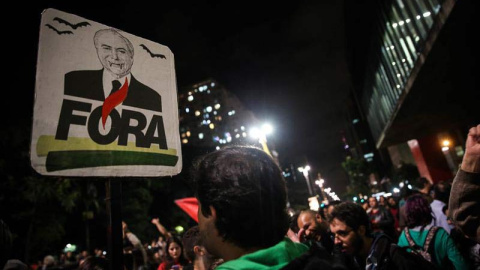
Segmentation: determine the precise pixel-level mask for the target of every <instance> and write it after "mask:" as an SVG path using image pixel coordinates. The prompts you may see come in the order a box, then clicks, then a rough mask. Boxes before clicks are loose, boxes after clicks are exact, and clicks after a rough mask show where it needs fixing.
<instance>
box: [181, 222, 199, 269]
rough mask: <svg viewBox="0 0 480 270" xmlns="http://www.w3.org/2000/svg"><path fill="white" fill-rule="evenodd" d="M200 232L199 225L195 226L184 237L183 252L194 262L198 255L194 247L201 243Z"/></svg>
mask: <svg viewBox="0 0 480 270" xmlns="http://www.w3.org/2000/svg"><path fill="white" fill-rule="evenodd" d="M199 233H200V231H199V229H198V226H193V227H192V228H190V229H189V230H188V231H187V232H186V233H185V234H184V235H183V237H182V243H183V254H185V257H186V258H187V260H189V261H191V262H193V261H194V260H195V257H196V254H195V251H194V247H195V246H198V245H201V244H200V236H199Z"/></svg>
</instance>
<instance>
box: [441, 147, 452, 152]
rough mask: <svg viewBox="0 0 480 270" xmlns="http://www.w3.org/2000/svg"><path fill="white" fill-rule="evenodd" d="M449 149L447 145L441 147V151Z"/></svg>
mask: <svg viewBox="0 0 480 270" xmlns="http://www.w3.org/2000/svg"><path fill="white" fill-rule="evenodd" d="M449 149H450V148H448V146H444V147H442V151H443V152H446V151H448V150H449Z"/></svg>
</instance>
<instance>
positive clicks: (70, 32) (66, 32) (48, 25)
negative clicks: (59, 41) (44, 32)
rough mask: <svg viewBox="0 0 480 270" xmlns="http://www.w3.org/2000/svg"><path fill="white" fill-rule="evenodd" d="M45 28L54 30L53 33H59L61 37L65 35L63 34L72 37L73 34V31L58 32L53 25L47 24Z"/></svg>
mask: <svg viewBox="0 0 480 270" xmlns="http://www.w3.org/2000/svg"><path fill="white" fill-rule="evenodd" d="M45 26H46V27H48V28H50V29H52V30H53V31H55V32H57V34H59V35H63V34H69V35H70V34H73V32H72V31H58V30H57V29H56V28H55V27H53V26H51V25H50V24H48V23H47V24H45Z"/></svg>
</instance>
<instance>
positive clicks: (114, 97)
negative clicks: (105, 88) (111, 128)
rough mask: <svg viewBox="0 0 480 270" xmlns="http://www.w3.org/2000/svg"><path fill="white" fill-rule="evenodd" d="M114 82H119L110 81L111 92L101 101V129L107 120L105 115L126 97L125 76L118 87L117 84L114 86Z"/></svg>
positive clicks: (126, 81) (126, 84)
mask: <svg viewBox="0 0 480 270" xmlns="http://www.w3.org/2000/svg"><path fill="white" fill-rule="evenodd" d="M115 84H120V83H119V82H118V81H113V82H112V85H113V89H112V93H110V95H109V96H108V97H107V98H106V99H105V101H104V102H103V107H102V124H103V129H105V123H106V122H107V117H108V115H109V114H110V112H111V111H112V110H113V109H114V108H115V107H116V106H118V105H119V104H120V103H122V102H123V101H124V100H125V98H126V97H127V92H128V80H127V78H125V83H124V84H123V86H122V87H121V88H120V89H118V87H119V86H117V87H115ZM116 89H118V90H117V91H116Z"/></svg>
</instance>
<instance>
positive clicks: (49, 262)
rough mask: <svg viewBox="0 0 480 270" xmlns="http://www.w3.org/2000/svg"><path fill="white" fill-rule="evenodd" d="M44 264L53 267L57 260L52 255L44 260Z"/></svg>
mask: <svg viewBox="0 0 480 270" xmlns="http://www.w3.org/2000/svg"><path fill="white" fill-rule="evenodd" d="M43 264H44V265H46V266H52V265H54V264H55V258H54V257H53V256H52V255H47V256H45V257H44V258H43Z"/></svg>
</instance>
